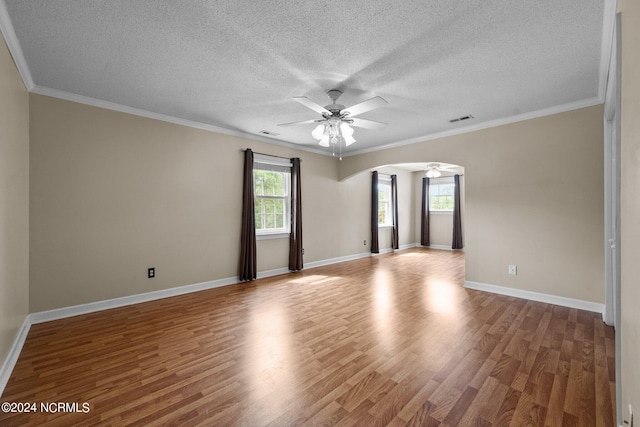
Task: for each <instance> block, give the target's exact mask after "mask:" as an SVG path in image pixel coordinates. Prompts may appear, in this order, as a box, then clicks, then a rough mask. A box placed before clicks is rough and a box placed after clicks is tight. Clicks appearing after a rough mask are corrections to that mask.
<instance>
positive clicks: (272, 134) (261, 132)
mask: <svg viewBox="0 0 640 427" xmlns="http://www.w3.org/2000/svg"><path fill="white" fill-rule="evenodd" d="M258 133H260V134H262V135H269V136H278V135H280V134H279V133H275V132H269V131H268V130H261V131H260V132H258Z"/></svg>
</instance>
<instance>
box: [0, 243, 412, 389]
mask: <svg viewBox="0 0 640 427" xmlns="http://www.w3.org/2000/svg"><path fill="white" fill-rule="evenodd" d="M415 246H417V245H416V244H415V243H411V244H408V245H402V246H401V247H400V250H403V249H409V248H413V247H415ZM392 251H393V250H392V249H391V248H388V250H387V249H385V252H392ZM371 255H372V254H371V253H370V252H363V253H359V254H354V255H347V256H343V257H337V258H330V259H326V260H321V261H314V262H310V263H307V264H305V268H307V269H309V268H314V267H321V266H324V265H331V264H337V263H340V262H345V261H352V260H356V259H360V258H366V257H369V256H371ZM289 272H290V271H289V269H288V268H276V269H273V270H266V271H261V272H258V273H257V278H258V279H261V278H265V277H271V276H277V275H280V274H286V273H289ZM236 283H239V281H238V278H237V277H227V278H225V279H218V280H211V281H208V282H202V283H195V284H192V285H185V286H178V287H175V288H169V289H162V290H158V291H152V292H146V293H144V294H137V295H129V296H125V297H119V298H112V299H108V300H103V301H96V302H90V303H87V304H79V305H73V306H70V307H63V308H56V309H53V310H46V311H40V312H37V313H31V314H29V315H27V317H26V318H25V320H24V322H23V324H22V327H21V328H20V330H19V331H18V334H17V335H16V337H15V339H14V341H13V344H12V345H11V348H10V349H9V352H8V353H7V355H6V357H5V358H4V361H3V362H2V366H0V396H2V393H3V392H4V388H5V387H6V385H7V382H8V381H9V377H10V376H11V373H12V372H13V368H14V367H15V364H16V362H17V361H18V357H19V356H20V351H21V350H22V346H23V345H24V342H25V340H26V339H27V334H28V333H29V329H30V328H31V325H35V324H37V323H43V322H49V321H52V320H58V319H64V318H67V317H72V316H78V315H81V314H87V313H94V312H96V311H102V310H108V309H111V308H118V307H124V306H127V305H132V304H139V303H142V302H147V301H154V300H159V299H163V298H169V297H173V296H177V295H184V294H189V293H192V292H198V291H204V290H207V289H213V288H219V287H221V286H228V285H233V284H236Z"/></svg>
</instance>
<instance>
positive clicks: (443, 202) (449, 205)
mask: <svg viewBox="0 0 640 427" xmlns="http://www.w3.org/2000/svg"><path fill="white" fill-rule="evenodd" d="M454 191H455V187H454V184H453V183H440V184H431V185H429V209H432V210H437V211H452V210H453V194H454Z"/></svg>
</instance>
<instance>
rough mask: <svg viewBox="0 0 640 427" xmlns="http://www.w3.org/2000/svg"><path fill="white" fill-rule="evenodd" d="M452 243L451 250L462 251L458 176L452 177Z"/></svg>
mask: <svg viewBox="0 0 640 427" xmlns="http://www.w3.org/2000/svg"><path fill="white" fill-rule="evenodd" d="M453 183H454V187H453V188H454V189H453V241H452V242H451V249H462V248H463V245H462V217H461V215H460V175H454V177H453Z"/></svg>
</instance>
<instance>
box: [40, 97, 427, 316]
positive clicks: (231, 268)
mask: <svg viewBox="0 0 640 427" xmlns="http://www.w3.org/2000/svg"><path fill="white" fill-rule="evenodd" d="M30 106H31V107H30V112H31V196H32V198H31V204H32V209H31V286H30V308H31V311H32V312H37V311H42V310H47V309H53V308H59V307H66V306H70V305H76V304H83V303H88V302H93V301H101V300H105V299H110V298H116V297H121V296H127V295H133V294H138V293H144V292H150V291H155V290H161V289H166V288H169V287H176V286H181V285H188V284H193V283H200V282H205V281H209V280H215V279H223V278H229V277H234V276H236V274H237V270H236V268H237V267H236V266H237V260H238V254H239V234H240V231H239V230H240V223H239V217H240V215H239V212H240V209H241V197H240V194H241V173H239V171H240V170H241V168H242V153H241V151H240V148H244V147H251V148H252V149H253V150H254V151H256V152H262V153H266V154H273V155H279V156H286V157H293V156H298V157H300V158H301V159H302V168H301V169H302V188H303V228H304V236H303V241H304V248H305V258H304V260H305V263H310V262H313V261H323V260H327V259H332V258H337V257H343V256H349V255H355V254H361V253H366V252H368V251H369V244H370V230H369V225H368V218H369V212H370V196H369V189H370V178H369V175H368V174H367V173H363V174H361V176H357V177H353V178H352V179H350V180H346V181H344V182H340V181H338V164H339V161H338V160H337V159H334V158H331V157H328V156H324V155H317V154H311V153H308V152H304V151H299V150H292V149H288V148H283V147H279V146H274V145H271V144H266V143H261V142H256V141H249V140H247V139H244V138H237V137H231V136H226V135H221V134H217V133H214V132H209V131H204V130H198V129H192V128H188V127H184V126H179V125H175V124H170V123H164V122H159V121H155V120H151V119H146V118H142V117H136V116H131V115H127V114H123V113H118V112H114V111H109V110H104V109H100V108H95V107H90V106H86V105H82V104H77V103H73V102H68V101H63V100H59V99H54V98H49V97H46V96H41V95H34V94H32V95H31V103H30ZM390 172H393V173H396V174H398V183H399V199H400V209H399V214H400V221H401V222H400V224H401V226H400V244H401V245H406V244H411V243H413V242H414V240H413V237H414V234H415V230H414V228H413V217H412V212H413V205H412V203H413V200H412V198H411V193H412V183H411V174H410V173H409V172H406V171H401V170H391V171H390ZM381 234H382V235H383V238H384V237H385V236H386V235H385V234H384V232H383V233H381ZM387 234H389V236H390V230H389V233H387ZM364 240H367V245H366V246H365V245H364V244H363V243H364ZM381 240H383V239H381ZM389 246H390V239H388V241H381V248H385V247H389ZM287 260H288V239H276V240H260V241H258V270H259V271H268V270H273V269H279V268H286V266H287ZM151 266H153V267H155V268H156V278H155V279H147V277H146V269H147V268H148V267H151Z"/></svg>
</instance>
